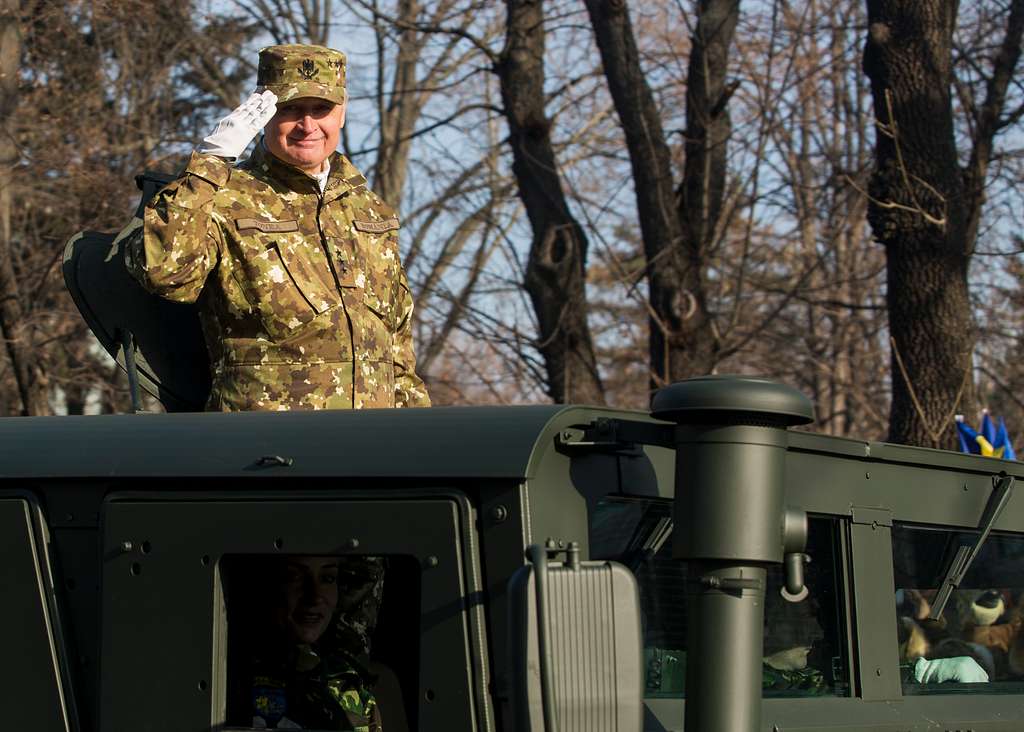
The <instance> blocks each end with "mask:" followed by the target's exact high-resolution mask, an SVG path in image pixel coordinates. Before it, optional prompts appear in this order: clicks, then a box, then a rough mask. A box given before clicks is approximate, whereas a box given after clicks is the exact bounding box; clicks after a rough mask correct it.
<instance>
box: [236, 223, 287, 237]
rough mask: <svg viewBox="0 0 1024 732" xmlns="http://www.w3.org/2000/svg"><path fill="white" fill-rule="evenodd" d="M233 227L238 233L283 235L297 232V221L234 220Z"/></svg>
mask: <svg viewBox="0 0 1024 732" xmlns="http://www.w3.org/2000/svg"><path fill="white" fill-rule="evenodd" d="M235 226H236V227H237V228H238V231H239V232H246V231H265V232H269V233H273V234H283V233H286V232H289V231H298V230H299V222H298V221H294V220H292V221H266V220H264V219H235Z"/></svg>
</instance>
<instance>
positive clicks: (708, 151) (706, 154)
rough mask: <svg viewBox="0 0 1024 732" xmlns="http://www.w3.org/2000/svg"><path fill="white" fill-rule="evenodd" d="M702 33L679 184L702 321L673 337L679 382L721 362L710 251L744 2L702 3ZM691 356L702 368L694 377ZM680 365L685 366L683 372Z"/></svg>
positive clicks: (693, 53) (691, 71)
mask: <svg viewBox="0 0 1024 732" xmlns="http://www.w3.org/2000/svg"><path fill="white" fill-rule="evenodd" d="M697 8H698V10H697V12H698V16H697V27H696V28H695V29H694V32H693V38H692V40H691V46H690V60H689V64H688V70H687V78H686V84H687V86H686V146H685V152H686V158H685V162H684V167H683V180H682V183H681V184H680V186H679V197H678V200H679V218H680V220H681V221H682V225H683V242H682V250H683V256H684V257H685V264H684V269H683V279H682V282H681V285H677V288H679V289H680V290H682V289H683V288H685V291H688V292H689V293H690V294H691V295H692V296H693V298H694V299H693V306H694V308H695V316H694V317H692V318H690V319H689V320H687V321H684V322H683V323H682V324H681V328H680V331H679V332H678V333H677V334H674V335H673V337H671V338H670V340H669V344H668V352H669V362H670V363H671V364H672V365H673V378H679V375H677V373H676V370H675V369H676V368H678V369H679V372H680V375H683V376H692V375H694V374H696V373H707V372H708V371H710V370H711V368H712V367H713V366H714V363H715V354H716V351H717V350H718V346H719V344H718V340H717V338H715V336H714V334H713V332H712V331H711V329H710V328H709V327H708V304H707V292H706V287H705V285H704V271H705V268H706V266H707V265H706V262H707V260H708V256H709V254H708V252H709V249H710V248H711V246H712V244H713V242H714V240H715V236H716V235H717V234H718V233H719V228H720V226H721V220H720V219H721V215H722V200H723V198H724V196H725V184H726V180H727V173H728V170H727V168H726V152H727V146H728V144H729V136H730V135H731V134H732V122H731V121H730V119H729V98H730V97H731V96H732V94H733V92H734V91H735V90H736V86H735V85H734V84H728V83H726V77H727V73H728V70H729V53H730V49H731V48H732V40H733V36H734V35H735V33H736V24H737V22H738V21H739V16H740V2H739V0H700V1H699V3H698V6H697ZM687 352H689V353H691V354H692V355H690V356H689V360H690V361H691V362H692V363H693V364H694V366H695V367H696V368H693V369H692V370H690V372H689V373H686V370H687V369H686V366H685V364H686V363H687V356H686V354H687ZM676 364H679V366H678V367H677V366H676Z"/></svg>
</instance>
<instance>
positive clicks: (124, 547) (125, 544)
mask: <svg viewBox="0 0 1024 732" xmlns="http://www.w3.org/2000/svg"><path fill="white" fill-rule="evenodd" d="M134 548H135V546H134V545H133V544H132V543H131V542H130V541H122V542H121V553H122V554H127V553H128V552H130V551H131V550H132V549H134Z"/></svg>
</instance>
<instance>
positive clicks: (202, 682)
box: [199, 679, 207, 691]
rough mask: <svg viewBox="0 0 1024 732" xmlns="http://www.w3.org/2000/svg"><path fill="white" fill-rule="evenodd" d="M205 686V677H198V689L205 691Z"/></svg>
mask: <svg viewBox="0 0 1024 732" xmlns="http://www.w3.org/2000/svg"><path fill="white" fill-rule="evenodd" d="M206 687H207V684H206V679H200V680H199V691H206Z"/></svg>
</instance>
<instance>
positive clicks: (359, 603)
mask: <svg viewBox="0 0 1024 732" xmlns="http://www.w3.org/2000/svg"><path fill="white" fill-rule="evenodd" d="M384 571H385V560H384V558H383V557H371V556H355V557H338V610H337V613H336V615H335V622H334V632H333V636H334V639H333V643H334V644H335V645H336V646H337V647H339V648H341V649H343V650H344V651H346V652H347V653H350V654H353V655H355V656H359V657H365V656H368V655H369V654H370V637H371V636H372V635H373V629H374V628H375V627H376V626H377V614H378V612H379V611H380V600H381V595H382V593H383V590H384Z"/></svg>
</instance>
